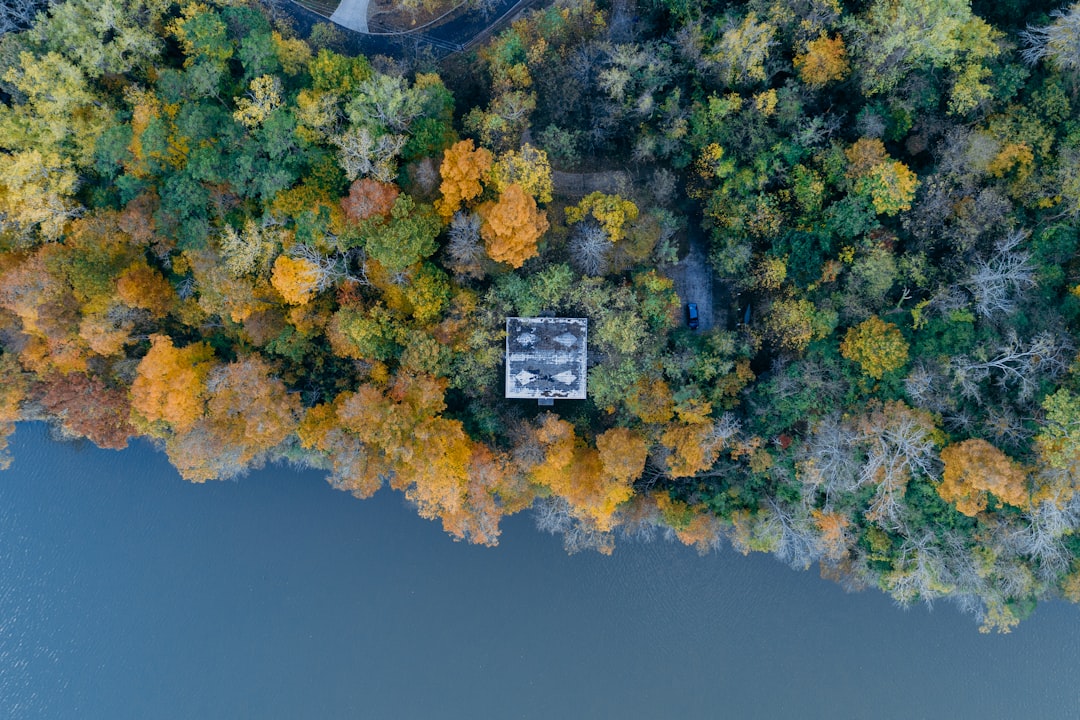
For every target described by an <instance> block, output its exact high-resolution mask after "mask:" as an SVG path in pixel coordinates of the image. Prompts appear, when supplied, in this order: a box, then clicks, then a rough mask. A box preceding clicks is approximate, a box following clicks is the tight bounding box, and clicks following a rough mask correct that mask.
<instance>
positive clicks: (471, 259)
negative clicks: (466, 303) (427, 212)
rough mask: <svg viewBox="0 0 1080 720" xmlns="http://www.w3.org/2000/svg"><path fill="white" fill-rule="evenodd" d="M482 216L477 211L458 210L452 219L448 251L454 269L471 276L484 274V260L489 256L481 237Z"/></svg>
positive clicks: (448, 235)
mask: <svg viewBox="0 0 1080 720" xmlns="http://www.w3.org/2000/svg"><path fill="white" fill-rule="evenodd" d="M480 225H481V219H480V216H479V215H477V214H476V213H465V212H462V211H460V210H459V211H457V212H456V213H454V217H453V218H452V219H451V220H450V229H449V231H448V234H447V237H448V239H447V243H446V252H447V254H448V255H449V256H450V262H451V264H452V265H453V268H454V271H455V272H457V273H459V274H461V275H466V276H470V277H481V276H482V275H483V272H484V271H483V262H484V258H485V257H486V256H487V255H486V253H485V252H484V243H483V241H482V240H481V238H480Z"/></svg>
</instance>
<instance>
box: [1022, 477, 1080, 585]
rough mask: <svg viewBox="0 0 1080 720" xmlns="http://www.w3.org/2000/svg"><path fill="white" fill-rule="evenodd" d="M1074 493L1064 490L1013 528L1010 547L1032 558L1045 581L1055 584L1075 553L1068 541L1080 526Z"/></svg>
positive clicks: (1040, 504)
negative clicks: (1066, 543)
mask: <svg viewBox="0 0 1080 720" xmlns="http://www.w3.org/2000/svg"><path fill="white" fill-rule="evenodd" d="M1078 502H1080V501H1078V500H1077V499H1076V496H1075V494H1074V493H1072V491H1071V490H1066V489H1065V488H1060V489H1058V491H1057V492H1056V493H1055V494H1054V496H1053V497H1051V498H1047V499H1045V500H1042V501H1041V502H1039V503H1038V504H1037V505H1035V506H1034V507H1032V508H1030V509H1028V510H1027V511H1025V512H1024V516H1023V522H1022V523H1020V524H1018V525H1015V526H1013V527H1011V528H1010V529H1009V532H1008V533H1007V535H1006V537H1005V542H1006V544H1007V545H1008V546H1009V547H1011V548H1012V549H1013V550H1015V552H1017V553H1019V554H1020V555H1024V556H1026V557H1029V558H1031V559H1032V560H1034V561H1035V563H1036V569H1037V570H1038V573H1039V575H1040V576H1041V577H1042V579H1044V580H1052V579H1053V578H1056V577H1057V576H1059V575H1060V574H1062V573H1064V572H1065V571H1067V570H1068V569H1069V565H1070V564H1071V562H1072V553H1071V552H1069V549H1068V547H1066V545H1065V542H1064V541H1065V538H1066V536H1068V535H1071V534H1072V533H1073V532H1074V531H1075V530H1076V528H1077V526H1078V524H1080V506H1078Z"/></svg>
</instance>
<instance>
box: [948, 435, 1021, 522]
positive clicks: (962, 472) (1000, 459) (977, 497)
mask: <svg viewBox="0 0 1080 720" xmlns="http://www.w3.org/2000/svg"><path fill="white" fill-rule="evenodd" d="M941 461H942V462H943V463H944V464H945V470H944V472H943V473H942V480H941V484H940V485H938V488H937V491H938V495H940V496H941V497H942V498H943V499H944V500H945V501H946V502H951V503H954V504H955V505H956V509H957V510H959V511H960V512H962V513H964V514H965V515H969V516H975V515H978V514H979V513H980V512H982V511H983V510H985V509H986V504H987V500H988V493H989V494H993V495H994V497H996V498H997V499H998V500H1000V501H1001V502H1003V503H1006V504H1008V505H1013V506H1015V507H1019V508H1026V507H1027V506H1028V501H1029V494H1028V481H1027V480H1028V473H1027V471H1026V470H1025V469H1024V467H1023V466H1022V465H1020V464H1019V463H1018V462H1016V461H1015V460H1013V459H1012V458H1010V457H1009V456H1008V455H1006V454H1005V453H1003V452H1002V451H1001V450H998V449H997V448H996V447H994V446H993V445H991V444H990V443H988V442H986V441H985V440H980V439H978V438H972V439H970V440H964V441H963V442H959V443H956V444H954V445H950V446H948V447H947V448H945V449H944V450H942V451H941Z"/></svg>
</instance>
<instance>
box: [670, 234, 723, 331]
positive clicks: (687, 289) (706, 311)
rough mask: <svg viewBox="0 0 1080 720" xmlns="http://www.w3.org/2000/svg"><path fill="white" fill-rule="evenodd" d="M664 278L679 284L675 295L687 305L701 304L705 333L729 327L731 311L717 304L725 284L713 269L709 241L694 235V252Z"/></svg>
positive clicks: (691, 243) (700, 311)
mask: <svg viewBox="0 0 1080 720" xmlns="http://www.w3.org/2000/svg"><path fill="white" fill-rule="evenodd" d="M664 274H665V275H667V276H668V277H669V278H671V279H672V280H673V281H674V282H675V292H676V293H677V294H678V296H679V299H680V300H682V302H683V304H684V305H685V304H686V303H691V302H692V303H697V306H698V315H699V317H700V322H701V329H702V330H711V329H712V328H714V327H719V328H725V327H727V309H726V308H725V307H724V306H723V305H722V304H720V303H718V302H717V290H718V289H720V288H721V284H722V283H721V282H720V280H719V279H718V278H717V277H716V273H715V272H714V271H713V269H712V266H711V265H709V260H708V257H707V256H706V254H705V241H704V239H703V238H701V237H700V236H699V234H698V233H697V232H693V231H691V233H690V252H689V253H687V255H686V257H684V258H683V259H682V260H680V261H679V262H677V263H676V264H675V265H672V266H671V267H670V268H669V269H667V270H665V271H664Z"/></svg>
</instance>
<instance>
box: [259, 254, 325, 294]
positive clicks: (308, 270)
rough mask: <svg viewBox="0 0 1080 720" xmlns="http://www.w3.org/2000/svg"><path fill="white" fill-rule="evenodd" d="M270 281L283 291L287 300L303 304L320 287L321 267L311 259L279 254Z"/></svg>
mask: <svg viewBox="0 0 1080 720" xmlns="http://www.w3.org/2000/svg"><path fill="white" fill-rule="evenodd" d="M270 283H271V284H272V285H273V286H274V289H275V290H277V291H278V292H279V293H281V297H283V298H285V302H287V303H289V304H291V305H303V304H304V303H306V302H308V301H309V300H311V296H312V295H314V294H315V291H316V290H317V289H318V287H319V268H318V267H316V266H315V264H314V263H313V262H311V261H310V260H305V259H304V258H291V257H289V256H288V255H278V257H277V260H275V261H274V272H273V274H272V275H271V276H270Z"/></svg>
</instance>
